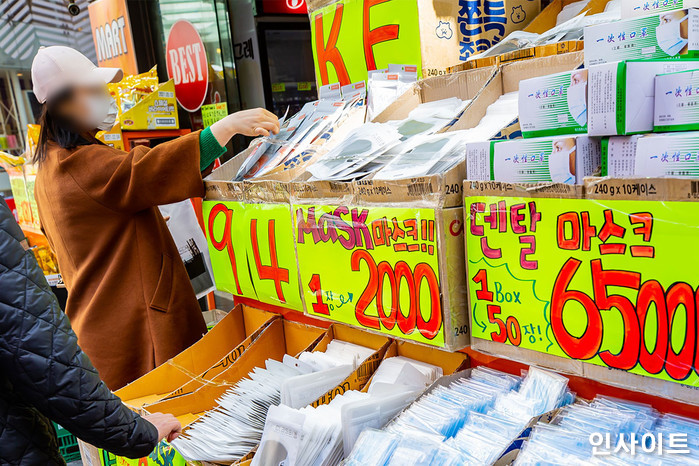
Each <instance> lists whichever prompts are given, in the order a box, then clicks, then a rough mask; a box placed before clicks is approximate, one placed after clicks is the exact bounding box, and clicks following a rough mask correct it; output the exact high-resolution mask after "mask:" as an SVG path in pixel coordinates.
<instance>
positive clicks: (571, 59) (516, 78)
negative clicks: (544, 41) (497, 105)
mask: <svg viewBox="0 0 699 466" xmlns="http://www.w3.org/2000/svg"><path fill="white" fill-rule="evenodd" d="M584 57H585V53H584V52H582V51H580V52H572V53H565V54H562V55H551V56H548V57H540V58H532V59H531V60H523V61H518V62H513V63H508V64H506V65H503V67H502V88H503V93H508V92H516V91H518V90H519V82H520V81H521V80H523V79H529V78H536V77H539V76H545V75H547V74H554V73H560V72H562V71H570V70H574V69H576V68H579V67H580V66H582V65H583V63H584Z"/></svg>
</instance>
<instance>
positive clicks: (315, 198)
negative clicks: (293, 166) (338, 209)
mask: <svg viewBox="0 0 699 466" xmlns="http://www.w3.org/2000/svg"><path fill="white" fill-rule="evenodd" d="M290 191H291V200H292V202H293V203H300V204H316V203H323V204H330V205H332V204H339V205H350V204H354V203H355V202H354V195H355V193H354V184H352V183H345V182H341V181H297V182H294V183H291V187H290Z"/></svg>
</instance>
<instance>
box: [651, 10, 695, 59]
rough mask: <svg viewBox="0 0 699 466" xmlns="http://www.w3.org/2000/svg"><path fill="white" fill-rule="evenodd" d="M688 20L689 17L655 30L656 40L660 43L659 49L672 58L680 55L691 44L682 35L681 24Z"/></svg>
mask: <svg viewBox="0 0 699 466" xmlns="http://www.w3.org/2000/svg"><path fill="white" fill-rule="evenodd" d="M686 19H687V16H685V17H684V18H682V19H681V20H679V21H671V22H669V23H664V24H661V25H659V26H658V27H656V28H655V38H656V39H657V41H658V47H660V48H661V49H662V50H663V52H665V53H666V54H668V55H669V56H671V57H674V56H675V55H677V54H678V53H680V50H682V48H684V46H685V45H687V42H689V41H688V40H687V39H685V38H683V37H682V35H681V34H680V23H682V21H685V20H686Z"/></svg>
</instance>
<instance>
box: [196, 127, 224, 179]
mask: <svg viewBox="0 0 699 466" xmlns="http://www.w3.org/2000/svg"><path fill="white" fill-rule="evenodd" d="M225 153H226V148H225V147H222V146H221V144H219V143H218V141H217V140H216V137H215V136H214V133H212V132H211V128H206V129H205V130H204V131H202V132H201V133H200V135H199V167H200V169H201V170H202V171H203V170H204V169H205V168H206V167H208V166H209V165H211V164H212V163H214V161H215V160H216V159H217V158H219V157H221V156H222V155H223V154H225Z"/></svg>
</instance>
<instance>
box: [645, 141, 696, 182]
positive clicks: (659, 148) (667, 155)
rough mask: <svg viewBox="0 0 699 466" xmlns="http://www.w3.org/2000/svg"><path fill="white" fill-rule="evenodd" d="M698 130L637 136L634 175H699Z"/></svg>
mask: <svg viewBox="0 0 699 466" xmlns="http://www.w3.org/2000/svg"><path fill="white" fill-rule="evenodd" d="M697 151H699V132H687V133H666V134H652V135H648V136H643V137H641V138H639V140H638V144H637V145H636V158H635V164H634V172H633V176H635V177H649V178H666V177H674V178H699V160H697Z"/></svg>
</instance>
